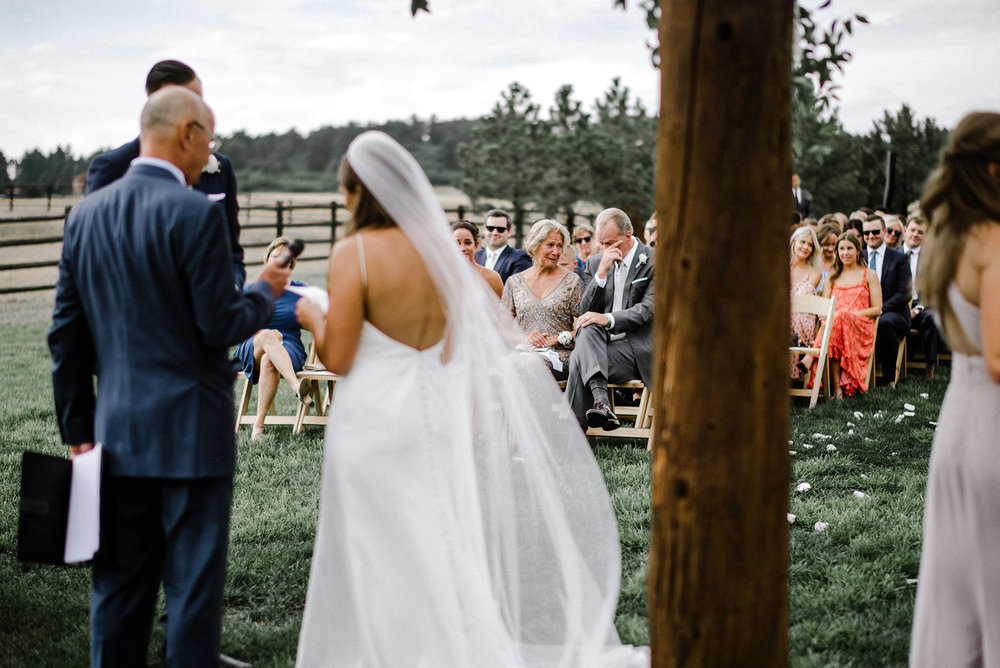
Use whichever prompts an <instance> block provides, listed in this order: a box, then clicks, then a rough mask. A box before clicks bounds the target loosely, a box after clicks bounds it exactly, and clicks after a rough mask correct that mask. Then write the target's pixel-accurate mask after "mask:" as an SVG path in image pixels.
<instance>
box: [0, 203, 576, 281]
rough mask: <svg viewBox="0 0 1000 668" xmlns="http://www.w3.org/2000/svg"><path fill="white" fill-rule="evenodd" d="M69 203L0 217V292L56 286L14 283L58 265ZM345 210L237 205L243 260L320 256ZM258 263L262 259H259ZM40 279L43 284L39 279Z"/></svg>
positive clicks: (456, 215)
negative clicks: (296, 252)
mask: <svg viewBox="0 0 1000 668" xmlns="http://www.w3.org/2000/svg"><path fill="white" fill-rule="evenodd" d="M70 208H71V207H68V206H67V207H66V208H65V211H64V212H63V213H62V214H61V215H55V214H54V215H39V216H19V217H12V218H3V219H0V279H3V280H2V281H0V295H3V294H11V293H18V292H34V291H39V290H51V289H53V288H55V285H56V284H55V279H56V276H54V275H53V276H52V277H51V278H48V279H47V280H45V279H39V278H35V279H34V280H32V279H31V278H29V279H26V280H23V281H18V280H17V275H16V274H12V273H11V272H19V271H24V270H33V269H52V268H55V267H58V266H59V254H60V252H61V247H58V246H55V244H61V243H62V240H63V235H62V229H61V228H60V229H59V230H58V231H56V230H54V229H53V228H54V226H55V225H54V224H55V223H58V222H60V221H61V222H62V223H63V225H65V219H66V217H67V216H68V215H69V211H70ZM482 213H484V211H478V210H472V209H468V208H466V207H464V206H458V207H457V208H454V209H445V214H446V215H447V216H448V219H449V220H450V221H455V220H463V219H465V218H466V216H473V215H476V216H481V215H482ZM348 217H349V214H348V212H347V210H346V209H345V208H344V206H343V205H341V204H338V203H337V202H335V201H331V202H329V203H328V204H286V203H284V202H277V203H276V204H273V205H254V206H246V207H242V208H241V209H240V242H241V244H242V246H243V250H244V251H245V252H247V258H248V262H247V263H248V264H250V265H254V264H259V263H260V262H258V261H257V259H256V258H255V257H254V256H253V254H252V253H251V251H263V250H264V249H266V248H267V246H268V244H269V243H270V242H271V240H272V239H274V237H276V236H282V235H284V236H288V237H299V238H301V239H302V240H303V241H304V242H305V243H306V254H304V255H303V256H302V257H301V258H299V261H300V262H306V261H310V260H325V259H326V258H327V257H329V252H330V248H331V247H332V246H333V244H334V242H336V240H337V238H338V236H340V235H342V234H343V225H345V224H346V223H347V219H348ZM573 218H575V219H586V220H590V221H591V222H593V216H590V215H587V214H574V215H573V216H571V219H573ZM11 226H16V227H17V228H18V231H15V232H12V233H11V234H9V235H8V234H6V233H5V232H6V230H7V229H9V228H10V227H11ZM14 248H17V249H18V250H17V252H16V255H15V254H13V253H3V249H14ZM261 262H262V260H261ZM42 281H44V282H42Z"/></svg>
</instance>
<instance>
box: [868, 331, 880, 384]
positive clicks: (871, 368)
mask: <svg viewBox="0 0 1000 668" xmlns="http://www.w3.org/2000/svg"><path fill="white" fill-rule="evenodd" d="M878 321H879V318H875V324H874V327H875V336H874V338H872V349H871V352H870V353H869V354H868V376H867V378H865V387H867V388H868V389H869V390H870V389H872V381H873V380H875V343H876V342H877V341H878Z"/></svg>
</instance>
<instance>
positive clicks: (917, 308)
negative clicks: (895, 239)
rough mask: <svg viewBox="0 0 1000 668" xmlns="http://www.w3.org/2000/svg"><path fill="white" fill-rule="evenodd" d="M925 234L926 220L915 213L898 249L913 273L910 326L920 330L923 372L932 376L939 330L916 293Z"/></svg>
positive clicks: (938, 350)
mask: <svg viewBox="0 0 1000 668" xmlns="http://www.w3.org/2000/svg"><path fill="white" fill-rule="evenodd" d="M925 234H927V221H926V220H924V218H922V217H921V216H919V215H917V216H914V217H913V218H910V220H909V222H907V223H906V229H905V230H904V231H903V246H902V248H900V250H901V251H902V252H903V255H905V256H906V259H907V260H908V261H909V263H910V273H911V274H912V275H913V308H911V309H910V318H911V323H910V326H911V327H912V328H913V329H915V330H917V331H918V332H920V338H921V339H922V340H923V343H924V354H925V355H926V356H927V366H926V367H925V369H924V374H925V375H926V376H927V377H928V378H933V377H934V367H935V366H937V358H938V353H939V352H941V332H940V330H938V327H937V324H936V323H935V322H934V312H933V311H932V310H931V309H929V308H927V306H926V304H925V303H924V301H925V300H923V299H921V298H920V295H919V294H917V287H916V286H917V270H918V269H919V268H920V252H921V249H922V248H923V244H924V235H925Z"/></svg>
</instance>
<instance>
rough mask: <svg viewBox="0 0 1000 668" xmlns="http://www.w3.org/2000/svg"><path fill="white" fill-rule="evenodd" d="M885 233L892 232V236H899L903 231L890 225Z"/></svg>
mask: <svg viewBox="0 0 1000 668" xmlns="http://www.w3.org/2000/svg"><path fill="white" fill-rule="evenodd" d="M885 233H886V234H891V235H892V236H894V237H898V236H899V235H900V234H901V232H900V231H899V230H895V229H893V228H891V227H890V228H889V229H887V230H886V231H885Z"/></svg>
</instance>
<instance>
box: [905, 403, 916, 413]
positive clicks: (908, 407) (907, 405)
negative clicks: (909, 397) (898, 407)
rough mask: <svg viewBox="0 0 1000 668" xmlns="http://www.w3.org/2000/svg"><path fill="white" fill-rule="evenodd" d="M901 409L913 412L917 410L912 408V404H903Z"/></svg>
mask: <svg viewBox="0 0 1000 668" xmlns="http://www.w3.org/2000/svg"><path fill="white" fill-rule="evenodd" d="M903 408H905V409H906V410H908V411H915V410H917V407H916V406H914V405H913V404H903Z"/></svg>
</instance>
